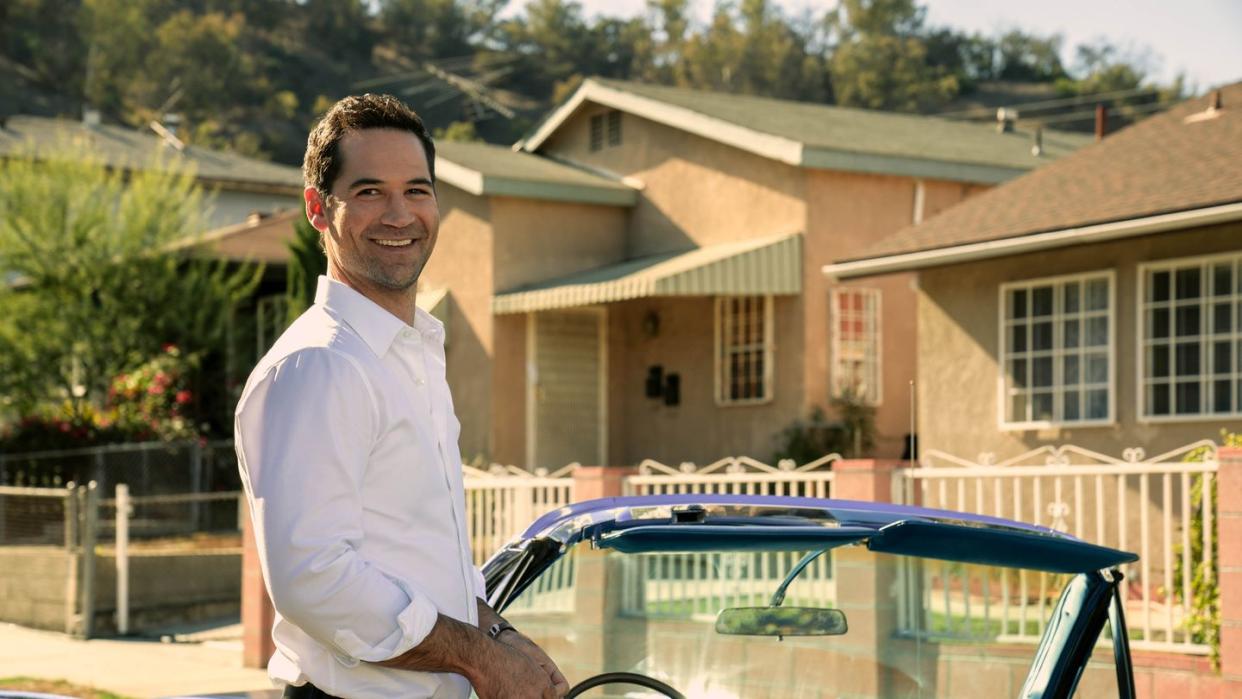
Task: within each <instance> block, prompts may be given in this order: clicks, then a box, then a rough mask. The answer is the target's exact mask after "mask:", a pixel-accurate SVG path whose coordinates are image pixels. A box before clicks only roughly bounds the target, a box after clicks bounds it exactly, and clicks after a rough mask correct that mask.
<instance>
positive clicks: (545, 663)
mask: <svg viewBox="0 0 1242 699" xmlns="http://www.w3.org/2000/svg"><path fill="white" fill-rule="evenodd" d="M496 640H497V641H500V642H501V643H503V644H505V645H507V646H509V647H510V648H513V649H514V650H516V651H518V652H520V653H521V654H522V655H525V656H526V657H527V658H529V659H530V660H531V661H532V662H533V663H535V664H536V665H538V666H539V667H541V668H543V671H544V672H546V673H548V678H549V679H550V680H552V686H553V687H555V688H556V696H558V697H563V696H565V694H566V693H567V692H568V691H569V681H568V680H566V679H565V675H563V674H561V669H560V668H558V667H557V666H556V663H554V662H552V658H549V657H548V654H547V653H545V652H543V649H542V648H540V647H539V646H537V645H535V642H534V641H532V640H530V639H529V638H527V637H526V636H523V635H522V634H521V633H519V632H517V631H513V630H510V631H505V632H503V633H501V634H500V636H498V637H497V638H496Z"/></svg>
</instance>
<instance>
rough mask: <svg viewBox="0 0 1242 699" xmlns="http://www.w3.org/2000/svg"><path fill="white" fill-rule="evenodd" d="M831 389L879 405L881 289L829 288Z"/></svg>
mask: <svg viewBox="0 0 1242 699" xmlns="http://www.w3.org/2000/svg"><path fill="white" fill-rule="evenodd" d="M831 299H832V301H831V303H832V319H831V323H832V325H831V328H832V342H831V346H832V393H833V395H834V396H836V397H839V398H852V399H855V400H860V401H862V402H864V403H867V404H868V405H879V404H880V398H881V395H882V381H881V374H880V291H879V289H855V288H845V287H839V288H836V289H833V290H832V294H831Z"/></svg>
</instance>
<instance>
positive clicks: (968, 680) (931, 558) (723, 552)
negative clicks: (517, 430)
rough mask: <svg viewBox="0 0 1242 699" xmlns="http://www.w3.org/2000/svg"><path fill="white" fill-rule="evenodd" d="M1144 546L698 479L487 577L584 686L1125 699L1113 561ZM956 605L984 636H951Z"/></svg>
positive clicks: (570, 517)
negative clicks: (704, 489)
mask: <svg viewBox="0 0 1242 699" xmlns="http://www.w3.org/2000/svg"><path fill="white" fill-rule="evenodd" d="M1136 559H1137V556H1135V555H1134V554H1131V553H1126V552H1123V551H1117V550H1114V549H1110V548H1105V547H1101V546H1096V545H1093V544H1090V543H1087V542H1084V541H1081V540H1079V539H1076V538H1074V537H1072V536H1069V535H1067V534H1064V533H1061V532H1057V531H1054V530H1051V529H1048V528H1045V527H1037V526H1032V525H1028V524H1023V523H1020V522H1014V521H1008V520H1003V519H998V518H994V517H983V516H976V515H968V514H963V513H959V512H950V511H945V510H931V509H925V508H918V507H905V506H898V505H887V504H876V503H865V502H852V501H843V500H822V499H813V498H798V497H775V496H759V495H701V494H684V495H658V496H642V497H623V498H606V499H600V500H593V501H588V502H582V503H578V504H575V505H571V506H569V507H565V508H562V509H559V510H556V511H554V512H551V513H549V514H547V515H545V516H543V517H542V518H540V519H539V520H538V521H536V522H535V523H534V524H533V525H531V526H530V527H529V528H528V529H527V530H526V532H525V533H524V534H523V535H521V536H520V537H518V538H517V539H515V540H514V541H513V542H512V543H510V544H509V545H508V546H506V547H505V548H503V549H502V550H501V551H499V552H497V553H496V554H495V555H494V556H493V557H492V558H491V559H490V560H489V561H488V562H487V564H486V565H485V566H484V575H485V576H486V578H487V582H488V590H489V596H490V600H489V601H490V603H491V604H492V606H493V607H495V608H496V609H498V610H502V611H503V613H504V614H505V615H506V616H507V617H508V618H509V619H510V620H511V621H512V622H513V623H514V624H515V625H516V626H517V627H518V628H519V629H521V630H522V631H523V632H524V633H526V634H527V635H529V636H531V637H532V638H534V639H535V640H536V641H537V642H538V643H539V644H540V645H542V646H543V647H544V648H545V649H546V650H548V652H549V653H550V654H551V655H552V657H554V658H556V659H557V660H558V662H559V663H560V664H561V668H562V670H564V671H565V674H566V675H567V676H568V677H569V678H570V680H571V681H576V682H578V684H577V685H576V686H575V687H574V689H573V690H572V691H571V694H570V696H579V695H581V696H584V697H587V696H590V697H594V696H614V697H622V696H623V697H664V696H667V697H689V698H691V699H766V698H770V699H797V698H802V697H806V698H812V697H815V698H818V697H824V698H828V697H911V698H914V697H919V698H928V699H930V698H931V697H955V698H957V697H988V698H991V697H1004V696H1010V697H1012V696H1018V697H1023V698H1027V697H1031V698H1034V697H1042V698H1045V699H1051V698H1059V697H1070V696H1076V695H1077V696H1090V697H1100V696H1106V697H1112V696H1116V697H1125V698H1127V699H1128V698H1130V697H1133V695H1134V689H1133V679H1132V677H1133V676H1132V670H1131V666H1130V659H1129V649H1128V642H1127V637H1126V634H1125V622H1124V619H1123V614H1122V605H1121V602H1120V596H1119V594H1118V586H1119V583H1120V581H1121V575H1120V573H1119V572H1118V571H1117V569H1116V567H1117V566H1119V565H1122V564H1125V563H1129V562H1133V561H1135V560H1136ZM966 568H968V569H969V570H970V571H972V572H971V574H969V575H965V576H962V575H957V576H954V575H949V574H946V573H949V572H952V571H954V570H958V571H961V570H962V569H966ZM1035 580H1040V581H1041V584H1039V585H1036V584H1034V582H1033V581H1035ZM953 581H958V582H956V583H954V582H953ZM962 581H969V582H966V583H963V582H962ZM1028 581H1031V584H1030V585H1028ZM1050 583H1051V584H1052V585H1054V586H1055V587H1056V588H1057V589H1056V590H1052V589H1048V590H1045V591H1044V592H1042V593H1037V592H1035V590H1036V589H1037V588H1046V587H1048V586H1049V584H1050ZM1058 592H1059V594H1058ZM1039 594H1044V595H1045V596H1044V597H1042V598H1041V599H1046V600H1047V602H1048V604H1047V606H1046V607H1045V606H1043V605H1042V604H1040V605H1038V606H1036V605H1032V604H1027V605H1024V606H1023V612H1022V615H1023V617H1027V615H1028V610H1030V609H1036V608H1038V609H1043V610H1044V611H1045V612H1046V613H1045V615H1044V617H1043V618H1022V619H1012V620H1010V619H1008V618H1006V619H1004V622H1003V626H1001V627H999V628H993V629H991V631H992V632H993V633H987V632H988V631H989V629H988V628H986V625H987V624H989V623H992V624H999V623H1001V622H995V621H992V620H994V619H995V618H996V617H997V616H998V614H997V613H995V610H994V609H993V610H989V612H988V613H987V614H980V613H979V612H980V610H983V609H985V608H987V607H988V606H989V605H990V604H993V603H995V604H997V605H999V604H1000V602H999V600H1002V599H1004V600H1006V601H1007V602H1008V603H1009V604H1010V606H1011V607H1012V606H1013V603H1014V602H1015V601H1016V600H1026V601H1031V600H1033V599H1034V598H1035V597H1036V596H1038V595H1039ZM933 601H934V602H937V603H939V602H942V601H944V602H947V604H937V605H933V604H932V602H933ZM972 603H973V609H974V610H975V611H973V612H972V611H971V610H972ZM936 609H939V610H941V611H939V612H937V611H935V610H936ZM1007 613H1008V612H1006V614H1007ZM946 614H948V615H952V616H955V617H957V623H959V625H960V624H965V625H966V627H967V628H968V629H969V630H973V631H974V632H975V636H981V637H984V638H986V639H987V640H986V642H971V641H970V640H969V634H967V635H966V640H962V638H961V637H962V634H959V635H958V636H959V638H957V639H953V638H948V637H945V635H944V634H939V635H938V634H937V633H936V632H935V631H936V629H944V628H946V619H944V618H940V617H944V616H945V615H946ZM1014 624H1022V625H1026V626H1030V625H1034V626H1033V628H1035V629H1036V630H1038V629H1041V628H1042V629H1043V634H1042V639H1041V640H1040V642H1039V643H1038V645H1036V644H1033V643H1025V644H1024V643H1014V642H1010V643H1005V634H1004V633H1003V632H1004V631H1005V630H1006V629H1012V628H1013V625H1014ZM949 626H951V624H949ZM1106 626H1107V632H1106V633H1103V634H1102V631H1104V630H1105V628H1106ZM1011 635H1012V634H1011ZM1110 646H1111V647H1110ZM1093 652H1094V654H1095V659H1094V662H1092V663H1090V667H1091V670H1090V672H1085V670H1086V669H1087V668H1088V667H1089V665H1088V661H1089V660H1091V659H1092V655H1093ZM597 687H598V688H597Z"/></svg>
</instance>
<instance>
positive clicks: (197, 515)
mask: <svg viewBox="0 0 1242 699" xmlns="http://www.w3.org/2000/svg"><path fill="white" fill-rule="evenodd" d="M190 484H191V485H190V492H191V493H201V492H203V448H202V447H201V446H199V444H198V442H191V443H190ZM190 521H191V522H193V523H194V528H195V529H200V528H202V526H203V507H202V503H200V502H199V501H197V500H195V501H194V502H193V503H192V504H191V505H190Z"/></svg>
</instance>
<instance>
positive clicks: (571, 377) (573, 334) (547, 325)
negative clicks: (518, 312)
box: [526, 309, 606, 471]
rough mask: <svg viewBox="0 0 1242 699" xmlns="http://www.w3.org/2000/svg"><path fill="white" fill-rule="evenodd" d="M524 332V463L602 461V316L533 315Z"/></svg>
mask: <svg viewBox="0 0 1242 699" xmlns="http://www.w3.org/2000/svg"><path fill="white" fill-rule="evenodd" d="M529 318H530V321H529V322H530V325H529V326H528V327H527V342H528V343H529V344H528V347H527V369H528V370H527V374H526V382H527V404H526V415H527V416H528V422H527V443H526V454H527V463H528V464H529V465H530V466H531V467H534V468H546V469H548V470H550V471H551V470H555V469H558V468H560V467H562V466H564V465H565V464H568V463H572V462H575V461H576V462H579V463H582V464H586V465H598V464H603V463H604V461H605V449H606V445H605V436H604V433H603V428H604V390H605V389H604V370H605V339H604V332H605V330H604V318H605V316H604V312H603V311H602V310H597V309H586V310H573V311H552V312H543V313H532V314H531V315H530V316H529Z"/></svg>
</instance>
